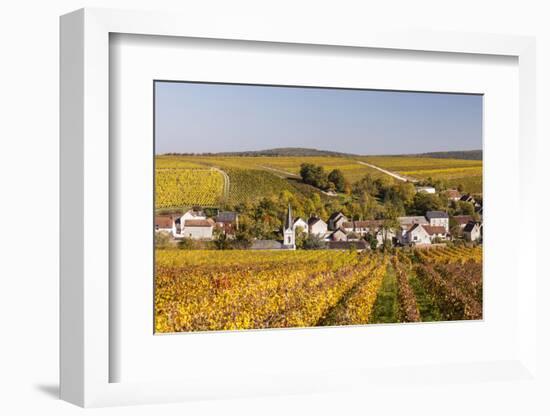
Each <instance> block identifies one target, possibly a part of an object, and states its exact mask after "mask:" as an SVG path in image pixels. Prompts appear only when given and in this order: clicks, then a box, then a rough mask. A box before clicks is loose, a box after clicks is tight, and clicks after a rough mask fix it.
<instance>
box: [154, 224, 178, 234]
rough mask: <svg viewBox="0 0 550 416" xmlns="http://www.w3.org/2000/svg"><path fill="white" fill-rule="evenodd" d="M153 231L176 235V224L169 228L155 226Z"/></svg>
mask: <svg viewBox="0 0 550 416" xmlns="http://www.w3.org/2000/svg"><path fill="white" fill-rule="evenodd" d="M155 232H157V233H168V234H170V235H172V236H174V235H176V226H175V225H174V226H173V227H171V228H156V229H155Z"/></svg>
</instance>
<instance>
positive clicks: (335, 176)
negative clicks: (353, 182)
mask: <svg viewBox="0 0 550 416" xmlns="http://www.w3.org/2000/svg"><path fill="white" fill-rule="evenodd" d="M328 181H329V182H330V183H333V184H334V187H335V188H336V190H337V191H338V192H344V188H345V186H346V180H345V178H344V174H343V173H342V171H341V170H340V169H334V170H333V171H332V172H330V173H329V174H328Z"/></svg>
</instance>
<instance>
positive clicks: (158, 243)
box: [155, 231, 171, 248]
mask: <svg viewBox="0 0 550 416" xmlns="http://www.w3.org/2000/svg"><path fill="white" fill-rule="evenodd" d="M170 240H171V237H170V234H168V233H167V232H164V231H160V232H157V233H155V247H156V248H167V247H168V246H169V245H170Z"/></svg>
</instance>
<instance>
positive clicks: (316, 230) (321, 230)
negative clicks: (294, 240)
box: [309, 220, 328, 236]
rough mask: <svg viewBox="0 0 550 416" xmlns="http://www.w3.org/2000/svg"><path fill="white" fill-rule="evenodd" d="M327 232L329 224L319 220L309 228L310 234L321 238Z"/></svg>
mask: <svg viewBox="0 0 550 416" xmlns="http://www.w3.org/2000/svg"><path fill="white" fill-rule="evenodd" d="M327 230H328V228H327V223H326V222H324V221H323V220H319V221H317V222H316V223H315V224H313V225H312V226H311V227H309V233H310V234H317V235H320V236H323V235H325V234H326V232H327Z"/></svg>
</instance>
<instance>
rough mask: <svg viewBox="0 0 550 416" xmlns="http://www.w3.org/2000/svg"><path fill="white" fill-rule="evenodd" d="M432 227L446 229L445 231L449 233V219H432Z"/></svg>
mask: <svg viewBox="0 0 550 416" xmlns="http://www.w3.org/2000/svg"><path fill="white" fill-rule="evenodd" d="M430 225H432V226H435V227H445V231H447V232H449V218H431V219H430Z"/></svg>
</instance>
